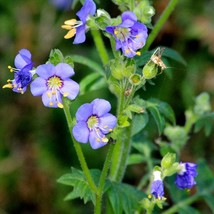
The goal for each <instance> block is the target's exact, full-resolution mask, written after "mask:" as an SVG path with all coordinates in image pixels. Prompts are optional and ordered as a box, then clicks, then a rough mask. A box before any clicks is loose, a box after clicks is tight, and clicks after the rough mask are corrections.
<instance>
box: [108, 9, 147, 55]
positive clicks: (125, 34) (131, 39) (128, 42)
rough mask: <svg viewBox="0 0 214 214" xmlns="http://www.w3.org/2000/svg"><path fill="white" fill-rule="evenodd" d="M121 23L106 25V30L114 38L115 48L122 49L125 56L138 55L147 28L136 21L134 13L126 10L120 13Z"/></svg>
mask: <svg viewBox="0 0 214 214" xmlns="http://www.w3.org/2000/svg"><path fill="white" fill-rule="evenodd" d="M121 18H122V23H121V24H119V25H117V26H108V27H106V31H107V32H108V33H110V34H112V35H113V36H114V38H115V40H116V50H119V49H122V51H123V54H124V55H125V56H126V57H129V58H131V57H134V56H135V55H140V52H139V51H137V50H138V49H141V48H142V47H143V46H144V45H145V43H146V39H147V36H148V34H147V28H146V26H145V25H144V24H142V23H140V22H138V21H137V17H136V15H135V14H134V13H132V12H130V11H126V12H124V13H123V14H122V16H121Z"/></svg>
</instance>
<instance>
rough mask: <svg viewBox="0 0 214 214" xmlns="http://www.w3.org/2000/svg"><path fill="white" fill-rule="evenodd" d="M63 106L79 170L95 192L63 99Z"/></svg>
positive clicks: (95, 190)
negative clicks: (79, 166)
mask: <svg viewBox="0 0 214 214" xmlns="http://www.w3.org/2000/svg"><path fill="white" fill-rule="evenodd" d="M63 105H64V108H63V109H64V113H65V116H66V120H67V123H68V128H69V132H70V134H71V138H72V141H73V143H74V148H75V150H76V153H77V156H78V159H79V162H80V165H81V168H82V170H83V172H84V175H85V176H86V178H87V180H88V184H89V186H90V188H91V189H92V190H93V191H94V192H97V187H96V185H95V183H94V180H93V178H92V176H91V173H90V171H89V169H88V165H87V163H86V161H85V157H84V155H83V152H82V149H81V146H80V144H79V143H78V142H77V141H76V140H75V139H74V137H73V134H72V128H73V125H74V123H73V120H72V117H71V114H70V111H69V107H70V105H69V101H68V100H67V99H63Z"/></svg>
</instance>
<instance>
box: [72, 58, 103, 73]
mask: <svg viewBox="0 0 214 214" xmlns="http://www.w3.org/2000/svg"><path fill="white" fill-rule="evenodd" d="M71 58H72V60H73V61H74V62H77V63H80V64H82V65H86V66H88V67H89V68H91V69H92V70H93V71H95V72H97V73H99V74H101V75H102V76H104V70H103V68H102V67H101V66H100V65H99V64H98V63H96V62H95V61H93V60H91V59H89V58H87V57H84V56H79V55H71Z"/></svg>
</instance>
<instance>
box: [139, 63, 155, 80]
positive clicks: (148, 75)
mask: <svg viewBox="0 0 214 214" xmlns="http://www.w3.org/2000/svg"><path fill="white" fill-rule="evenodd" d="M142 73H143V77H144V78H145V79H152V78H154V77H155V76H156V75H157V73H158V66H157V65H156V64H155V63H154V62H152V61H149V62H148V63H147V64H146V65H145V66H144V67H143V71H142Z"/></svg>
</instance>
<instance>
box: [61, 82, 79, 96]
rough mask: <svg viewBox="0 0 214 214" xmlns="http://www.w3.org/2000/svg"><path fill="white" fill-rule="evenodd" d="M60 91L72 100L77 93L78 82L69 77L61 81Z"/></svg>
mask: <svg viewBox="0 0 214 214" xmlns="http://www.w3.org/2000/svg"><path fill="white" fill-rule="evenodd" d="M61 92H62V93H63V95H64V96H66V97H67V98H69V99H70V100H73V99H75V98H76V96H77V95H78V93H79V84H78V83H76V82H75V81H73V80H71V79H67V80H65V81H64V82H63V87H62V88H61Z"/></svg>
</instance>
